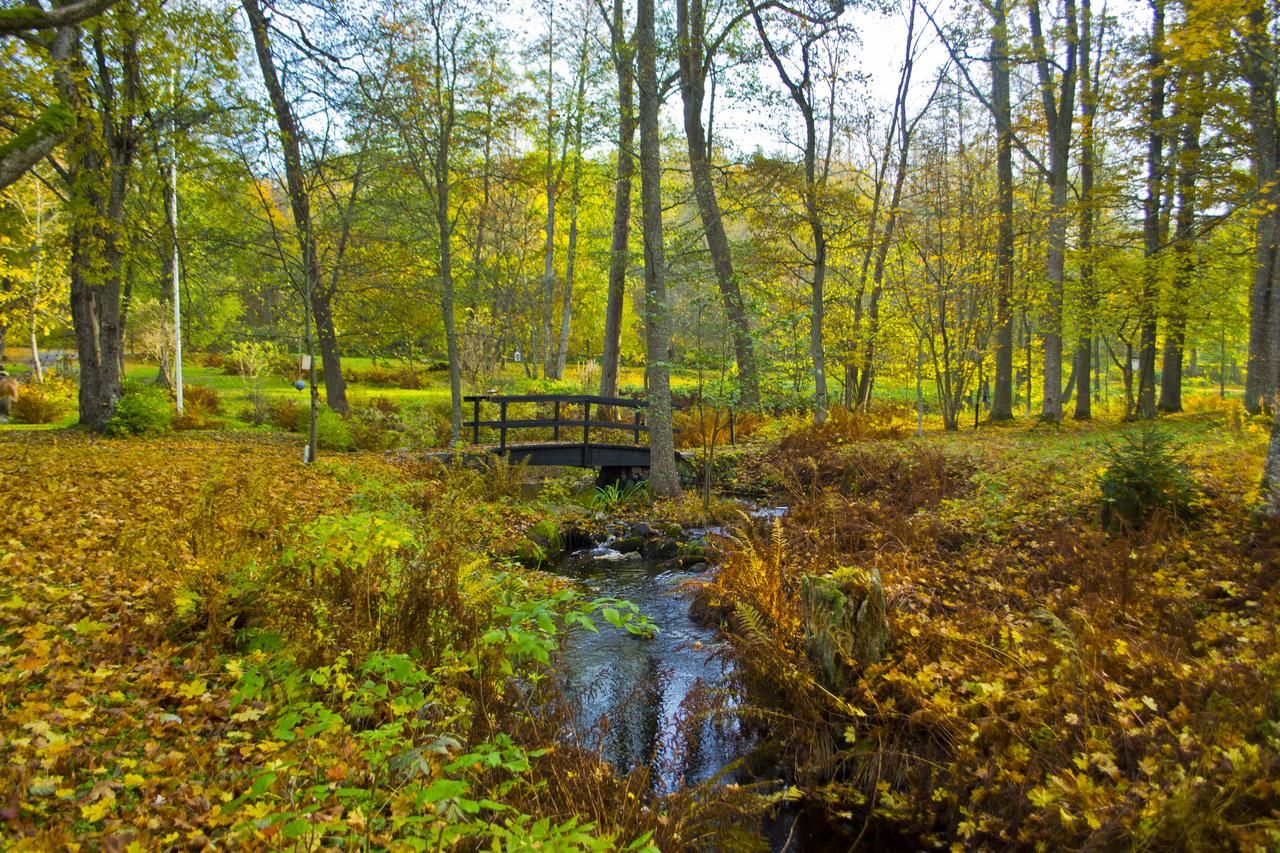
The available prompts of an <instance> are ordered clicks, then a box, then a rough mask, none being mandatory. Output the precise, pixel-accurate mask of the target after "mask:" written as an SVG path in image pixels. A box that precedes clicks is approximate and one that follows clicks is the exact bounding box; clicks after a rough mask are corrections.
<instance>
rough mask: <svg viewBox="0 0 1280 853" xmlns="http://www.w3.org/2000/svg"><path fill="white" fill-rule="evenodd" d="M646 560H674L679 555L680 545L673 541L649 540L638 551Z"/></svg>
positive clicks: (663, 539)
mask: <svg viewBox="0 0 1280 853" xmlns="http://www.w3.org/2000/svg"><path fill="white" fill-rule="evenodd" d="M640 553H641V554H643V555H644V558H645V559H646V560H653V561H655V562H657V561H661V560H674V559H675V558H676V557H678V556H679V555H680V543H679V542H677V541H676V540H674V539H666V538H662V539H650V540H649V541H647V542H645V543H644V546H643V547H642V548H641V549H640Z"/></svg>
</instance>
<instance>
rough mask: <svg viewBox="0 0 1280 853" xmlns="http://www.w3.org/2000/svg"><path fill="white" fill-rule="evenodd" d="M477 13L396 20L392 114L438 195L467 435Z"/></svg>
mask: <svg viewBox="0 0 1280 853" xmlns="http://www.w3.org/2000/svg"><path fill="white" fill-rule="evenodd" d="M476 24H477V22H476V20H475V19H474V18H473V17H472V16H471V15H470V14H469V13H468V10H467V9H465V8H462V7H461V6H460V4H458V3H456V2H451V0H427V2H425V3H424V4H423V5H422V6H421V7H420V8H419V16H418V17H417V18H416V19H414V20H411V21H407V22H404V23H403V25H395V26H394V27H393V33H392V37H393V38H402V39H404V40H405V43H404V44H403V45H402V46H396V47H393V48H392V52H393V55H392V57H391V68H392V73H393V74H394V75H395V76H396V78H397V79H396V81H395V83H394V85H393V87H392V88H393V90H394V94H393V95H392V97H391V98H390V102H389V104H388V107H389V109H388V110H387V117H388V118H389V119H390V121H391V122H392V123H393V124H394V125H395V128H396V131H397V134H398V135H399V137H400V142H401V146H400V147H401V154H402V156H403V157H404V158H405V160H406V161H407V163H408V165H409V168H410V170H411V171H412V173H413V175H414V176H415V177H416V178H417V180H418V184H419V186H420V187H421V188H422V190H423V191H424V192H425V193H426V194H427V195H428V196H429V197H430V199H431V202H432V218H431V222H432V226H433V228H434V237H435V239H436V261H437V262H436V278H437V281H438V284H439V288H440V290H439V294H440V296H439V298H440V311H441V315H442V318H443V320H444V333H445V348H446V351H447V353H448V361H449V401H450V406H449V410H450V414H449V432H450V437H451V440H452V442H453V443H454V444H456V443H458V442H459V441H461V439H462V363H461V355H460V351H459V345H458V324H457V318H456V316H455V301H456V295H457V294H456V293H455V284H454V273H453V240H454V236H453V231H454V210H453V201H452V198H451V196H452V191H453V185H454V180H455V175H454V153H455V152H454V148H455V143H456V141H457V136H458V134H459V131H460V119H461V116H460V110H459V97H460V94H461V89H462V87H463V86H464V85H465V80H464V75H465V72H466V68H467V63H468V59H467V57H468V55H469V53H470V50H471V47H472V44H471V39H472V36H474V35H475V33H476Z"/></svg>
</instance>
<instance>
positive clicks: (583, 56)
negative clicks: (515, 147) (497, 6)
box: [555, 8, 594, 379]
mask: <svg viewBox="0 0 1280 853" xmlns="http://www.w3.org/2000/svg"><path fill="white" fill-rule="evenodd" d="M583 12H584V15H583V21H584V26H583V28H582V41H581V42H580V44H579V46H578V71H577V77H576V78H575V85H576V91H575V93H574V97H573V103H572V105H571V110H572V113H571V116H572V117H571V118H570V120H569V124H568V127H569V132H568V134H567V135H568V136H569V138H570V139H571V142H570V150H571V151H572V154H573V166H572V167H571V168H570V170H569V245H568V246H567V247H566V249H565V264H564V293H563V295H562V296H561V301H560V333H559V344H558V346H557V347H556V360H555V378H557V379H559V378H561V377H563V376H564V366H565V362H566V360H567V359H568V357H569V322H570V320H571V319H572V312H573V285H574V279H575V276H576V275H577V266H578V213H579V208H580V207H581V205H582V156H583V151H582V131H583V125H584V124H585V122H586V113H587V77H588V76H589V72H590V67H589V64H588V63H589V61H590V58H591V43H592V41H593V40H594V33H592V31H591V30H592V28H591V26H590V23H589V22H590V20H591V17H590V15H589V14H587V9H586V8H584V9H583Z"/></svg>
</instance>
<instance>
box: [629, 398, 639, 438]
mask: <svg viewBox="0 0 1280 853" xmlns="http://www.w3.org/2000/svg"><path fill="white" fill-rule="evenodd" d="M632 420H633V421H634V423H633V426H634V427H635V429H633V430H632V431H631V434H632V437H633V439H634V441H633V442H632V443H633V444H639V443H640V408H639V407H638V406H637V407H636V413H635V417H634V418H633V419H632Z"/></svg>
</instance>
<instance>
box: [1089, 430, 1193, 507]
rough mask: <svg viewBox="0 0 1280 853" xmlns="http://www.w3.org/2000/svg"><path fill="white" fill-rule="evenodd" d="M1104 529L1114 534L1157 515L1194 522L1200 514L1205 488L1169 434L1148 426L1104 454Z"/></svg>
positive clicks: (1127, 435) (1124, 437)
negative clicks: (1188, 519) (1165, 514)
mask: <svg viewBox="0 0 1280 853" xmlns="http://www.w3.org/2000/svg"><path fill="white" fill-rule="evenodd" d="M1103 458H1104V460H1105V461H1106V463H1107V464H1106V468H1105V470H1104V471H1103V472H1102V477H1101V478H1100V480H1099V481H1098V486H1099V488H1100V489H1101V490H1102V525H1103V527H1105V528H1106V529H1108V530H1112V531H1115V530H1121V529H1127V530H1133V529H1136V528H1140V527H1142V526H1144V525H1145V524H1146V523H1147V522H1148V521H1149V520H1150V519H1151V517H1152V515H1154V514H1155V513H1156V512H1157V511H1163V512H1167V513H1170V514H1172V515H1173V516H1174V517H1175V518H1191V517H1193V516H1195V515H1196V513H1197V512H1198V511H1199V509H1200V505H1201V501H1202V496H1201V494H1200V488H1199V487H1198V486H1197V485H1196V481H1195V479H1194V478H1193V477H1192V476H1191V469H1190V467H1189V466H1188V465H1187V462H1186V459H1185V457H1184V455H1183V453H1182V447H1181V445H1180V444H1178V442H1177V441H1176V440H1175V439H1174V437H1173V435H1172V434H1171V433H1169V432H1168V431H1166V430H1164V429H1161V428H1160V427H1158V426H1155V425H1153V424H1143V425H1142V426H1140V427H1137V428H1135V429H1131V430H1128V431H1127V432H1125V433H1123V434H1122V435H1121V437H1120V440H1119V441H1118V442H1115V443H1112V444H1109V445H1108V446H1107V448H1106V450H1105V451H1104V452H1103Z"/></svg>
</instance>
